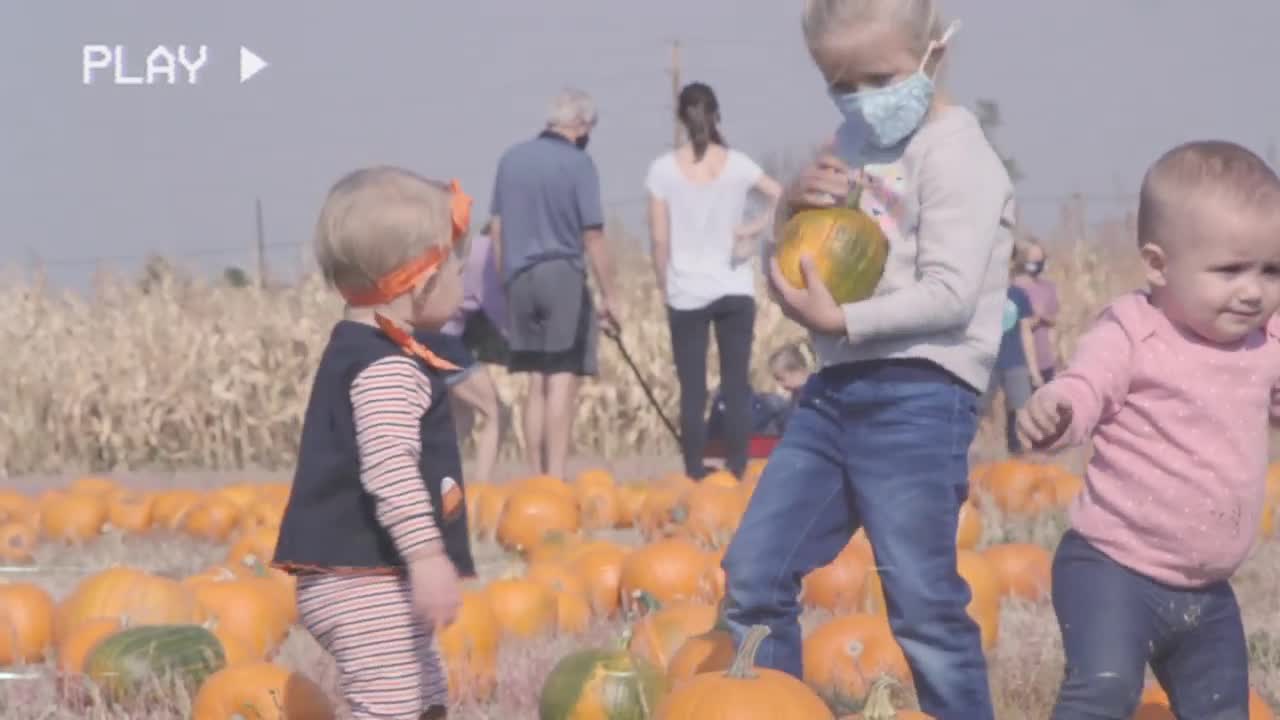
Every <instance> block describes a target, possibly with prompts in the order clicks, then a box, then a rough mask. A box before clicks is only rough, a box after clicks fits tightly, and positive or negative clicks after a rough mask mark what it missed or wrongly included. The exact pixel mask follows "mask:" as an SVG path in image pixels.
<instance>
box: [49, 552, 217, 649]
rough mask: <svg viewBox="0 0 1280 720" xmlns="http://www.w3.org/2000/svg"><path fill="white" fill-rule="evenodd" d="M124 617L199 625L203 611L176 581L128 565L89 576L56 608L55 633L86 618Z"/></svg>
mask: <svg viewBox="0 0 1280 720" xmlns="http://www.w3.org/2000/svg"><path fill="white" fill-rule="evenodd" d="M96 618H114V619H121V618H127V619H128V620H129V621H131V623H132V624H133V625H198V624H200V623H201V622H203V621H204V620H205V613H204V611H203V609H202V608H201V606H200V603H198V602H197V601H196V599H195V596H194V595H192V594H191V591H190V590H189V589H188V588H187V587H186V586H184V585H183V584H182V583H180V582H178V581H177V580H171V579H169V578H164V577H159V576H157V575H151V574H149V573H145V572H143V571H141V570H137V569H134V568H128V567H119V568H111V569H109V570H104V571H102V572H99V573H96V574H94V575H90V576H89V577H87V578H85V579H84V580H82V581H81V582H80V584H79V585H77V586H76V588H75V590H73V591H72V592H71V594H70V595H68V596H67V598H66V599H64V600H63V601H62V604H61V605H60V606H59V607H58V611H57V616H56V623H55V632H56V633H57V634H58V637H59V638H61V637H62V634H63V633H65V632H69V631H70V630H71V629H73V628H75V627H76V626H77V625H79V624H80V623H82V622H85V621H86V620H93V619H96Z"/></svg>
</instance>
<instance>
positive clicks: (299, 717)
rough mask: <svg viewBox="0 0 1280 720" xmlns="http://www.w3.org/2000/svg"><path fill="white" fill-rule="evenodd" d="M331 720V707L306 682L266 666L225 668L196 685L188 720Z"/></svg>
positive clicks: (282, 669)
mask: <svg viewBox="0 0 1280 720" xmlns="http://www.w3.org/2000/svg"><path fill="white" fill-rule="evenodd" d="M237 717H240V718H244V717H249V718H254V719H255V720H333V718H334V717H335V714H334V710H333V706H332V705H331V704H330V703H329V698H328V696H327V695H325V692H324V690H322V689H321V688H320V686H318V685H316V684H315V682H313V681H312V680H311V679H310V678H308V677H307V676H305V675H302V674H300V673H296V672H293V671H291V670H289V669H288V668H285V667H282V666H280V665H276V664H275V663H269V662H255V663H246V664H240V665H228V666H227V667H225V668H223V669H221V670H219V671H217V672H215V673H213V674H212V675H210V676H209V677H208V678H206V679H205V681H204V682H203V683H202V684H201V685H200V690H199V692H197V693H196V696H195V699H194V700H193V701H192V703H191V718H192V720H233V718H237Z"/></svg>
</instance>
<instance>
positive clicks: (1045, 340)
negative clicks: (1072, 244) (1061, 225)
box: [1013, 237, 1059, 382]
mask: <svg viewBox="0 0 1280 720" xmlns="http://www.w3.org/2000/svg"><path fill="white" fill-rule="evenodd" d="M1021 250H1022V254H1023V255H1022V262H1020V263H1019V264H1018V267H1017V270H1016V273H1015V275H1014V278H1013V284H1014V285H1017V286H1018V287H1020V288H1022V290H1023V291H1024V292H1026V294H1027V297H1028V298H1030V299H1031V311H1032V313H1034V315H1033V317H1032V320H1031V339H1032V342H1034V343H1035V348H1036V352H1035V355H1036V359H1037V360H1038V361H1039V363H1040V377H1042V378H1043V379H1044V382H1049V381H1050V380H1052V379H1053V375H1054V373H1055V372H1056V371H1057V368H1058V361H1059V355H1058V328H1057V322H1058V287H1057V286H1056V285H1054V283H1053V281H1052V280H1050V279H1049V278H1047V277H1045V275H1044V267H1045V252H1044V246H1043V245H1041V244H1040V241H1039V240H1037V239H1035V238H1034V237H1029V238H1027V239H1026V240H1024V241H1023V242H1022V243H1021Z"/></svg>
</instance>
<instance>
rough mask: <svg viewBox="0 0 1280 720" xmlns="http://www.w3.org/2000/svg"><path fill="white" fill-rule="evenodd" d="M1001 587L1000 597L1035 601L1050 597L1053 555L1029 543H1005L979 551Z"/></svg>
mask: <svg viewBox="0 0 1280 720" xmlns="http://www.w3.org/2000/svg"><path fill="white" fill-rule="evenodd" d="M982 556H983V557H984V558H986V559H987V562H988V563H990V565H991V568H992V569H993V570H994V571H995V573H996V577H997V578H998V579H999V582H1000V586H1001V595H1004V596H1008V597H1016V598H1022V599H1023V600H1030V601H1032V602H1038V601H1040V600H1043V599H1045V598H1046V597H1048V596H1049V589H1050V584H1051V576H1052V566H1053V556H1051V555H1050V554H1049V551H1048V550H1045V549H1044V548H1042V547H1040V546H1039V545H1033V544H1031V543H1004V544H1000V545H992V546H991V547H988V548H987V549H986V550H983V551H982Z"/></svg>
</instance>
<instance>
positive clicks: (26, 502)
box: [0, 490, 40, 523]
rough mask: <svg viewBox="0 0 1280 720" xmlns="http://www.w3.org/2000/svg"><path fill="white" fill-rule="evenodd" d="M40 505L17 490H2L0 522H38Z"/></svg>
mask: <svg viewBox="0 0 1280 720" xmlns="http://www.w3.org/2000/svg"><path fill="white" fill-rule="evenodd" d="M39 514H40V505H39V504H38V503H37V502H36V501H35V500H33V499H31V498H29V497H27V496H26V495H23V494H22V493H20V492H17V491H16V490H0V522H15V521H16V522H28V523H35V522H37V516H38V515H39Z"/></svg>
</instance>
